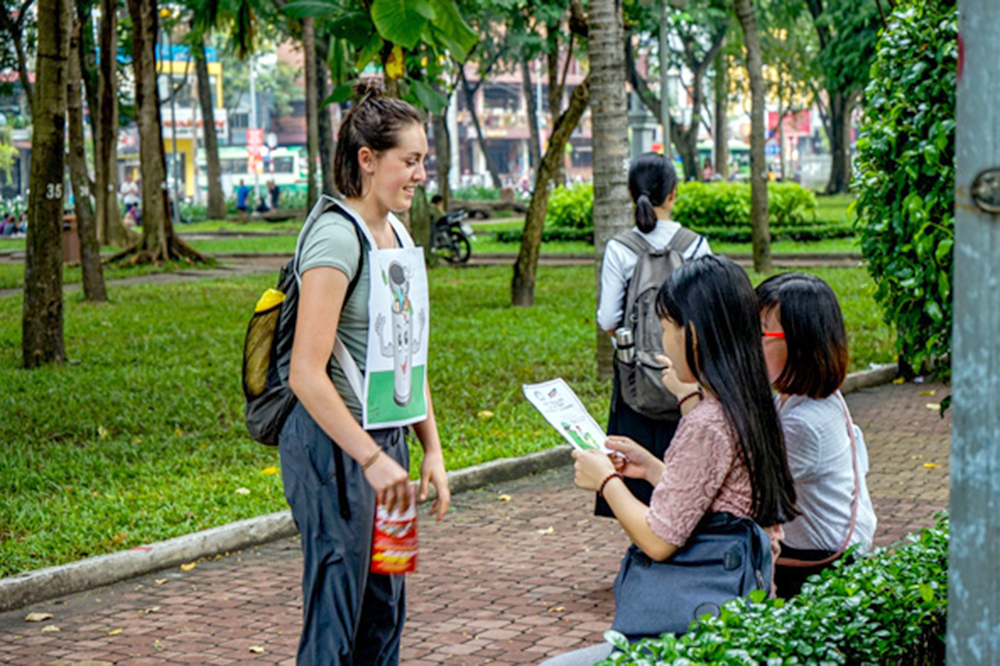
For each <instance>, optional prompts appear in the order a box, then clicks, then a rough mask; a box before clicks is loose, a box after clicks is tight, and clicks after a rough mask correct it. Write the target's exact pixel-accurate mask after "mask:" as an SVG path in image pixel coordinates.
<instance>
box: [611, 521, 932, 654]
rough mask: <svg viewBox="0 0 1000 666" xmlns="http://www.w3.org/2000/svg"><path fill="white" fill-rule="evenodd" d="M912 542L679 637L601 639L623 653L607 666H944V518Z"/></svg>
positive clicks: (741, 606)
mask: <svg viewBox="0 0 1000 666" xmlns="http://www.w3.org/2000/svg"><path fill="white" fill-rule="evenodd" d="M907 539H908V540H907V541H906V542H904V543H903V544H902V545H900V546H899V547H898V548H896V549H895V550H893V551H891V552H889V551H886V550H884V549H877V550H876V552H875V553H874V554H872V555H870V556H867V557H863V558H861V559H860V560H859V561H856V562H854V563H853V564H849V565H846V566H837V567H835V568H834V569H832V570H827V571H824V572H823V573H822V574H821V575H820V576H814V577H812V578H811V579H810V582H808V583H806V584H805V585H804V586H803V588H802V593H801V594H799V595H798V596H797V597H795V598H794V599H791V600H789V601H787V602H785V601H783V600H781V599H763V598H762V597H763V592H756V593H754V594H755V596H753V597H752V598H751V599H737V600H735V601H731V602H729V603H727V604H724V605H723V608H722V613H721V614H720V615H719V617H717V618H706V619H705V620H702V621H699V622H697V623H695V624H694V625H693V626H692V629H691V631H690V632H688V633H687V634H685V635H684V636H681V637H680V638H678V637H676V636H674V635H673V634H664V635H663V636H661V637H660V638H658V639H646V640H643V641H640V642H638V643H636V644H635V645H632V646H629V645H628V641H627V640H625V637H624V636H622V635H621V634H618V633H616V632H612V631H608V632H605V638H606V639H607V640H609V641H611V642H612V643H614V644H615V645H616V647H618V649H619V650H621V651H622V654H619V655H615V656H613V657H611V658H609V659H608V660H606V661H604V662H602V664H605V665H611V664H635V665H636V666H638V665H640V664H641V665H643V666H655V665H666V664H671V665H676V666H681V665H684V666H691V665H693V664H706V665H712V666H729V665H732V666H736V665H740V666H745V665H747V664H769V665H770V664H776V665H780V664H908V665H911V666H922V665H930V664H935V665H936V664H944V640H943V635H944V631H945V623H946V618H947V603H948V522H947V519H942V520H941V521H940V522H939V523H938V524H937V526H936V527H934V528H931V529H925V530H922V531H921V532H920V533H919V534H917V535H911V536H910V537H908V538H907Z"/></svg>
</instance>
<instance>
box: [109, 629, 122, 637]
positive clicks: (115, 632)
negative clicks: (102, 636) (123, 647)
mask: <svg viewBox="0 0 1000 666" xmlns="http://www.w3.org/2000/svg"><path fill="white" fill-rule="evenodd" d="M120 633H122V630H121V629H112V630H111V631H109V632H108V636H117V635H118V634H120Z"/></svg>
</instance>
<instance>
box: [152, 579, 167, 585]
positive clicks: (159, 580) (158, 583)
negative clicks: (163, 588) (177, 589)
mask: <svg viewBox="0 0 1000 666" xmlns="http://www.w3.org/2000/svg"><path fill="white" fill-rule="evenodd" d="M153 582H154V583H156V584H157V585H164V584H166V583H169V582H170V579H169V578H157V579H156V580H154V581H153Z"/></svg>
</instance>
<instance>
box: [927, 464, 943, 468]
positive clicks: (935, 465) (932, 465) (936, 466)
mask: <svg viewBox="0 0 1000 666" xmlns="http://www.w3.org/2000/svg"><path fill="white" fill-rule="evenodd" d="M940 466H941V465H938V464H937V463H924V469H937V468H938V467H940Z"/></svg>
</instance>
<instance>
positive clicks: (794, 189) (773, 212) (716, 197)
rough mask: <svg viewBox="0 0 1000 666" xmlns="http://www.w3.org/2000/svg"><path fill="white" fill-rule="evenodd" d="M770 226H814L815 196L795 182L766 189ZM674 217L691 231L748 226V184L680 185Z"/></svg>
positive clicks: (696, 183)
mask: <svg viewBox="0 0 1000 666" xmlns="http://www.w3.org/2000/svg"><path fill="white" fill-rule="evenodd" d="M767 193H768V211H769V212H770V217H771V220H770V222H771V227H772V228H780V227H785V226H805V225H810V224H815V223H816V195H815V194H813V193H812V192H810V191H809V190H807V189H805V188H804V187H802V186H801V185H799V184H798V183H770V184H769V185H768V186H767ZM673 218H674V219H675V220H677V221H678V222H680V223H681V224H683V225H684V226H686V227H691V228H692V229H701V228H712V227H734V226H739V227H747V228H749V226H750V185H748V184H746V183H698V182H691V183H681V184H680V185H679V186H678V187H677V202H676V203H675V204H674V210H673Z"/></svg>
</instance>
